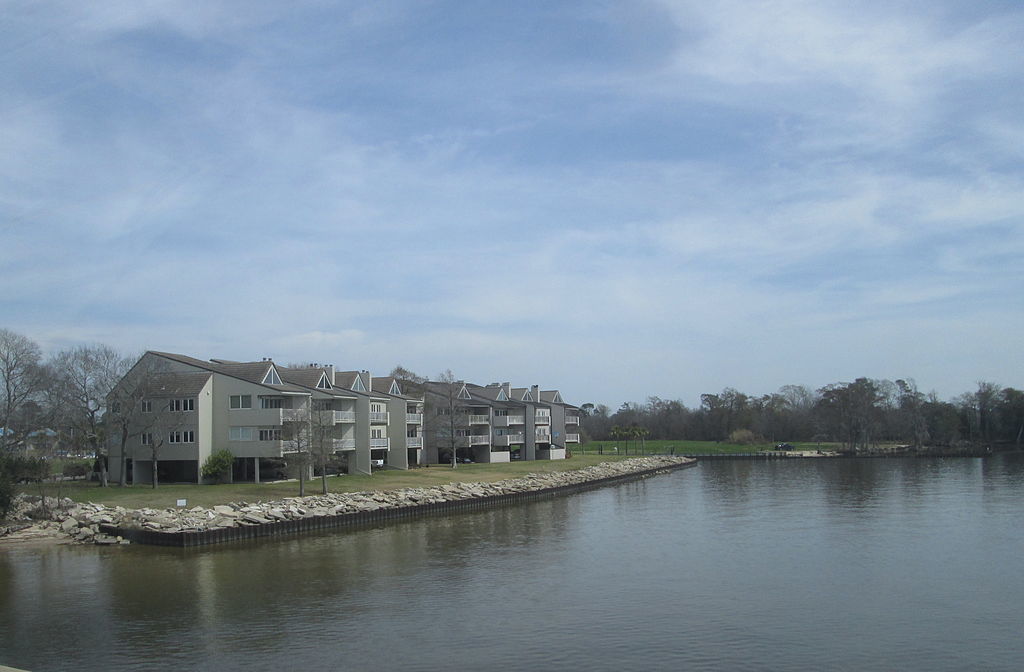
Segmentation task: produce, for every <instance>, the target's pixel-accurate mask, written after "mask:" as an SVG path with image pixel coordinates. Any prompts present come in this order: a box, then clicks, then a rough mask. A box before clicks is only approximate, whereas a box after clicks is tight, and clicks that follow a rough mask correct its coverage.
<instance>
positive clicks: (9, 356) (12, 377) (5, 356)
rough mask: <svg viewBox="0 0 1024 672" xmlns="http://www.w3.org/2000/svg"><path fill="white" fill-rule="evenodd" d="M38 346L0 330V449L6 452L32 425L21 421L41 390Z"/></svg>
mask: <svg viewBox="0 0 1024 672" xmlns="http://www.w3.org/2000/svg"><path fill="white" fill-rule="evenodd" d="M40 357H41V355H40V351H39V346H38V345H36V344H35V342H33V341H32V340H30V339H28V338H26V337H25V336H22V335H21V334H17V333H15V332H13V331H9V330H7V329H0V382H2V384H3V390H2V394H3V397H2V399H0V429H2V430H3V434H2V435H0V449H2V451H3V452H5V453H6V452H9V451H10V450H11V449H13V448H14V447H15V446H16V445H18V444H19V443H21V441H23V440H24V438H25V436H26V435H27V434H28V432H30V431H31V430H32V429H35V428H34V427H32V426H30V425H29V424H28V423H26V422H25V417H24V412H25V410H26V407H27V405H28V404H29V402H31V401H32V400H33V398H34V397H35V396H36V395H38V394H39V393H40V392H41V391H42V389H43V383H44V377H43V376H42V375H41V367H40Z"/></svg>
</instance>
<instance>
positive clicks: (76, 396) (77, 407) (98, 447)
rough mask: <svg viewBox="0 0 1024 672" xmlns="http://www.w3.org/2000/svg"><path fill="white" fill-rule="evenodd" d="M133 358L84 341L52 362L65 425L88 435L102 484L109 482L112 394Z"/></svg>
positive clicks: (52, 373) (87, 438)
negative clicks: (108, 419)
mask: <svg viewBox="0 0 1024 672" xmlns="http://www.w3.org/2000/svg"><path fill="white" fill-rule="evenodd" d="M129 367H130V360H128V359H126V358H125V357H123V356H122V355H121V354H120V353H118V352H117V351H116V350H114V349H113V348H111V347H109V346H106V345H81V346H78V347H75V348H71V349H70V350H64V351H62V352H59V353H57V354H56V355H55V356H54V357H53V358H52V360H51V361H50V363H49V370H50V371H51V375H52V376H53V380H52V384H54V385H56V386H57V394H56V395H55V396H56V399H57V400H58V402H59V404H60V417H61V421H62V423H61V424H62V425H63V426H64V427H68V428H70V429H71V430H72V432H73V433H75V434H76V435H78V436H81V437H84V438H85V440H86V441H87V442H88V444H89V447H90V448H91V449H92V451H93V452H94V453H95V455H96V456H97V457H98V458H99V459H100V464H101V470H100V481H101V485H102V486H104V487H106V486H107V473H108V472H107V457H108V455H107V450H106V443H107V442H106V435H105V430H106V426H105V425H104V423H103V416H104V413H105V412H106V410H107V401H108V395H109V394H110V392H111V390H113V389H114V387H115V386H116V385H117V383H118V381H119V380H120V379H121V378H122V376H124V375H125V373H127V371H128V369H129Z"/></svg>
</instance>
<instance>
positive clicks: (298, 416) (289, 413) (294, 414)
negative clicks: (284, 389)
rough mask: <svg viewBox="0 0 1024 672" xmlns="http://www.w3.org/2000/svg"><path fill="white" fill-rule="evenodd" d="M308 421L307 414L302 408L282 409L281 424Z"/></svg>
mask: <svg viewBox="0 0 1024 672" xmlns="http://www.w3.org/2000/svg"><path fill="white" fill-rule="evenodd" d="M305 419H306V413H305V411H303V410H302V409H301V408H282V409H281V422H298V421H300V420H305Z"/></svg>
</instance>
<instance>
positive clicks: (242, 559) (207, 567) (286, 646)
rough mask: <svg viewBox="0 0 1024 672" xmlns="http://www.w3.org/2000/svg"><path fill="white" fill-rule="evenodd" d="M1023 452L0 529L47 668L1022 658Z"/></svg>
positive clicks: (5, 576) (1019, 664)
mask: <svg viewBox="0 0 1024 672" xmlns="http://www.w3.org/2000/svg"><path fill="white" fill-rule="evenodd" d="M1022 510H1024V459H1021V458H1020V456H1002V457H996V458H990V459H988V460H976V459H957V460H804V461H798V460H794V461H791V462H785V463H783V462H765V463H761V462H757V463H755V462H714V463H706V464H703V465H701V466H699V467H697V468H695V469H689V470H684V471H681V472H677V473H675V474H672V475H668V476H660V477H656V478H652V479H648V480H646V481H643V482H640V483H633V484H628V485H624V486H620V487H616V488H609V489H604V490H599V491H596V492H592V493H587V494H583V495H578V496H575V497H571V498H567V499H561V500H557V501H552V502H544V503H539V504H531V505H524V506H520V507H516V508H511V509H503V510H500V511H491V512H485V513H476V514H467V515H463V516H459V517H455V518H450V519H444V520H441V519H438V520H426V521H414V522H408V523H403V524H399V525H394V526H390V527H387V528H380V529H372V530H364V531H358V532H349V533H339V534H330V535H324V536H318V537H303V538H301V539H291V540H284V541H276V542H265V543H262V544H260V545H258V546H256V545H244V546H230V547H219V548H215V549H207V550H202V551H184V552H182V551H169V550H165V549H154V548H146V547H142V546H131V547H121V548H81V547H57V548H51V549H46V550H43V551H39V550H35V551H32V552H29V551H27V550H14V551H11V550H8V551H0V664H7V665H13V666H16V667H21V668H25V669H28V670H32V671H33V672H42V671H46V670H65V669H66V670H129V669H131V670H138V669H153V670H156V669H170V668H172V666H173V667H175V668H177V669H181V670H193V669H195V670H218V671H219V672H226V671H228V670H274V671H275V672H280V671H281V670H290V669H302V670H390V669H401V670H437V669H441V668H448V669H479V670H513V669H542V670H545V669H560V670H564V669H586V670H615V671H616V672H619V671H621V670H623V669H631V670H662V669H663V670H815V671H817V670H822V669H830V670H928V671H935V670H970V669H975V670H1013V671H1014V672H1017V671H1018V670H1020V669H1022V668H1024V642H1022V640H1021V637H1020V632H1021V624H1022V619H1024V572H1022V571H1021V570H1020V563H1021V561H1022V559H1024V526H1022V525H1021V522H1020V514H1021V511H1022Z"/></svg>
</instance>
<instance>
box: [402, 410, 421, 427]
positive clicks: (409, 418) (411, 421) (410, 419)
mask: <svg viewBox="0 0 1024 672" xmlns="http://www.w3.org/2000/svg"><path fill="white" fill-rule="evenodd" d="M405 424H407V425H422V424H423V414H422V413H406V414H405Z"/></svg>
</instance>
